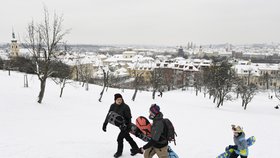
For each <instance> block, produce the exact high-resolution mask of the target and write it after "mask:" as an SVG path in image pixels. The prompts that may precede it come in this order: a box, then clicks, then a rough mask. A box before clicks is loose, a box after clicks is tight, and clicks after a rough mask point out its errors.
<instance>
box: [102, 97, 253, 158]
mask: <svg viewBox="0 0 280 158" xmlns="http://www.w3.org/2000/svg"><path fill="white" fill-rule="evenodd" d="M111 111H114V112H116V113H118V114H119V115H121V116H122V117H123V118H124V119H125V124H126V126H125V127H126V128H120V133H119V135H118V138H117V142H118V146H117V152H116V153H115V154H114V157H115V158H118V157H120V156H121V155H122V152H123V140H124V139H125V140H126V141H127V142H128V143H129V144H130V146H131V149H130V152H131V156H134V155H136V154H144V158H152V157H153V156H154V155H155V154H156V155H157V156H158V157H159V158H168V140H167V139H165V137H164V123H163V113H162V112H161V111H160V107H159V106H158V105H156V104H152V105H151V107H150V109H149V119H151V120H153V123H152V127H151V139H150V140H149V141H148V143H147V144H145V145H144V146H143V147H139V146H138V145H137V144H136V142H135V141H134V140H133V138H132V137H131V136H130V134H129V129H130V128H128V127H130V124H131V118H132V116H131V111H130V108H129V106H128V105H127V104H125V102H124V100H123V97H122V95H121V94H119V93H117V94H115V95H114V103H113V104H112V105H111V106H110V109H109V111H108V114H109V113H110V112H111ZM108 114H107V116H108ZM107 116H106V118H105V121H104V123H103V127H102V130H103V131H104V132H106V128H107V124H108V117H107ZM232 130H233V133H234V143H235V145H230V146H228V147H227V149H233V150H234V152H232V154H231V155H230V157H229V158H237V157H238V156H240V157H241V158H247V157H248V146H247V144H246V139H245V133H244V131H243V130H242V128H241V127H240V126H232Z"/></svg>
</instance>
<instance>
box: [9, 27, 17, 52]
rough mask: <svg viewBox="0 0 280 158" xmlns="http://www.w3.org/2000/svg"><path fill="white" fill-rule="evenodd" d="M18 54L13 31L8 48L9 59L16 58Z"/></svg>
mask: <svg viewBox="0 0 280 158" xmlns="http://www.w3.org/2000/svg"><path fill="white" fill-rule="evenodd" d="M18 53H19V45H18V43H17V39H16V36H15V33H14V31H13V33H12V40H11V46H10V56H11V57H17V56H18Z"/></svg>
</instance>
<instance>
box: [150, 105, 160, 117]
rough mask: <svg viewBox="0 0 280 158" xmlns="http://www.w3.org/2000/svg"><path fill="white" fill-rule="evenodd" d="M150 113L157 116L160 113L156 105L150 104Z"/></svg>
mask: <svg viewBox="0 0 280 158" xmlns="http://www.w3.org/2000/svg"><path fill="white" fill-rule="evenodd" d="M150 112H151V113H152V114H154V115H157V114H158V113H159V112H160V107H159V106H158V105H157V104H152V105H151V107H150Z"/></svg>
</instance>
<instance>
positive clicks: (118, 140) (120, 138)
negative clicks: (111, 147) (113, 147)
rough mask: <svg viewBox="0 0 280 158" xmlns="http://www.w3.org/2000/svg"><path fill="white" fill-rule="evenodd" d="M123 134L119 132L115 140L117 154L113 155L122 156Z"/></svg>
mask: <svg viewBox="0 0 280 158" xmlns="http://www.w3.org/2000/svg"><path fill="white" fill-rule="evenodd" d="M124 136H125V133H124V132H122V131H121V132H120V133H119V135H118V138H117V142H118V148H117V152H116V154H115V155H122V152H123V139H124Z"/></svg>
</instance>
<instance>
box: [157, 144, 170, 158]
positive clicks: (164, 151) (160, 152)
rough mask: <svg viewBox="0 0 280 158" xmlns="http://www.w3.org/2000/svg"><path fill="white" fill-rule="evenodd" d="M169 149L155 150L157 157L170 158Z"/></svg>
mask: <svg viewBox="0 0 280 158" xmlns="http://www.w3.org/2000/svg"><path fill="white" fill-rule="evenodd" d="M167 149H168V147H167V146H165V147H162V148H159V149H158V148H155V151H156V153H157V156H158V157H159V158H168V151H167Z"/></svg>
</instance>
